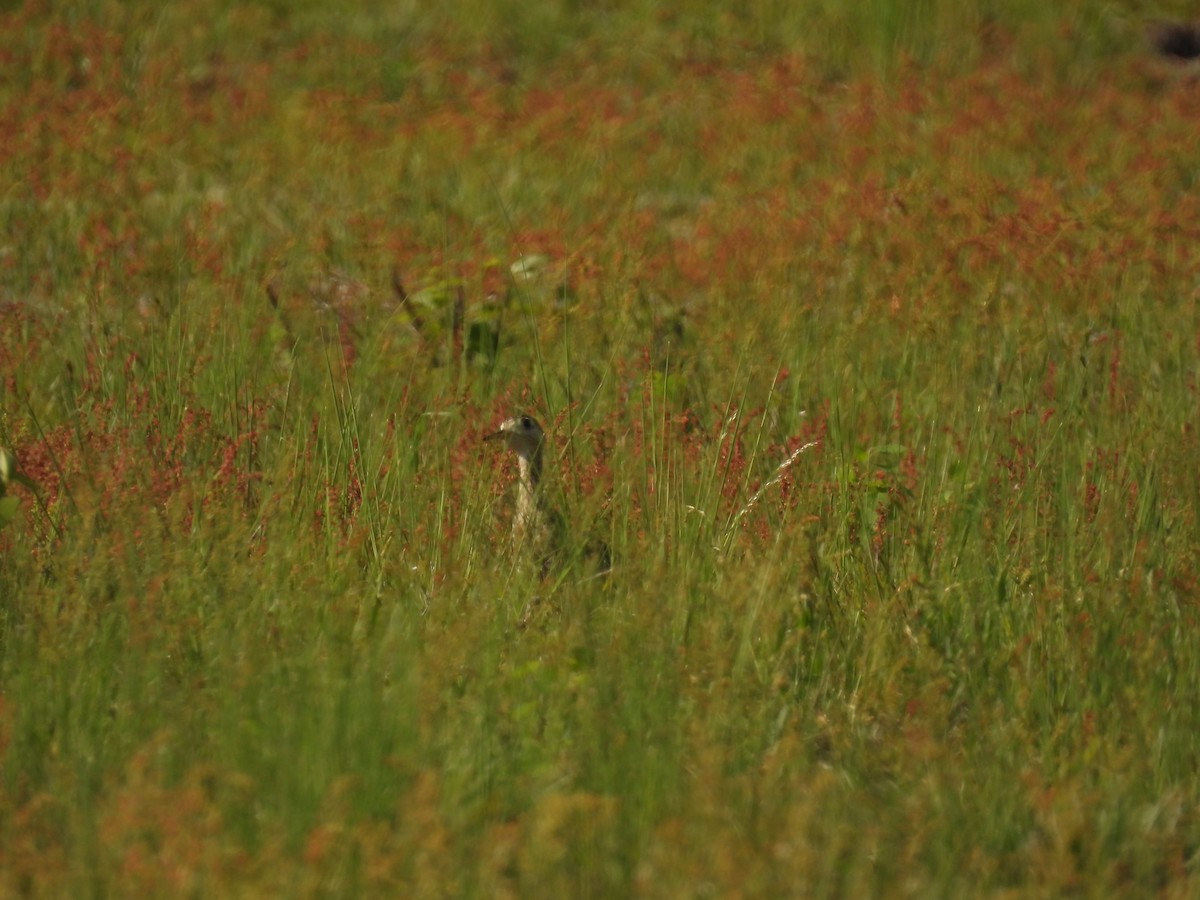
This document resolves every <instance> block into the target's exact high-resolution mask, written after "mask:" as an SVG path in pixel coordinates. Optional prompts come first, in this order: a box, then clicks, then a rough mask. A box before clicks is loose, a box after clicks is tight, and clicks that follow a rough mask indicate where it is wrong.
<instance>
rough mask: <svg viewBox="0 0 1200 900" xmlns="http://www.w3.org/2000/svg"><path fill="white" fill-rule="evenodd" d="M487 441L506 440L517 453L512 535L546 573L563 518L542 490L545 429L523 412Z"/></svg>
mask: <svg viewBox="0 0 1200 900" xmlns="http://www.w3.org/2000/svg"><path fill="white" fill-rule="evenodd" d="M484 440H486V441H492V440H503V441H504V443H505V444H506V445H507V447H508V449H509V450H511V451H512V452H513V453H515V454H516V455H517V465H518V467H519V475H518V478H517V502H516V510H515V512H514V513H513V525H512V538H513V545H514V546H515V547H516V549H517V552H518V553H521V554H528V555H529V557H530V558H531V559H533V560H535V561H536V562H537V564H538V565H539V566H540V568H541V573H542V575H543V576H545V575H546V573H547V572H548V571H549V569H550V565H551V563H552V561H553V559H554V556H555V555H556V554H557V552H558V551H559V545H560V543H561V537H562V527H563V523H562V518H561V517H560V516H559V515H558V512H557V511H556V510H555V509H553V508H552V507H551V506H550V505H549V503H548V502H547V499H546V497H545V495H544V494H543V492H542V490H541V481H542V449H543V447H544V445H545V441H546V433H545V432H544V431H542V426H541V425H539V424H538V421H537V419H535V418H533V416H527V415H520V416H513V418H511V419H505V420H504V421H503V422H501V423H500V428H499V430H497V431H495V432H493V433H492V434H489V435H487V436H486V437H484Z"/></svg>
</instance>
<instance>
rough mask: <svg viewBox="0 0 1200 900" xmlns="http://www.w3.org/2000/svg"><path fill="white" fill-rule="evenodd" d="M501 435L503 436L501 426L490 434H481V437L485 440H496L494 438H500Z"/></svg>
mask: <svg viewBox="0 0 1200 900" xmlns="http://www.w3.org/2000/svg"><path fill="white" fill-rule="evenodd" d="M502 437H504V429H503V428H501V429H500V430H499V431H493V432H492V433H491V434H485V435H484V436H483V439H484V440H485V441H494V440H496V438H502Z"/></svg>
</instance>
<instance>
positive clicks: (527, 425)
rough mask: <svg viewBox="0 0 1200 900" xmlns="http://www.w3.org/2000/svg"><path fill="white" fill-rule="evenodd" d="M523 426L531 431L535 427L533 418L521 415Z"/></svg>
mask: <svg viewBox="0 0 1200 900" xmlns="http://www.w3.org/2000/svg"><path fill="white" fill-rule="evenodd" d="M521 427H522V428H524V429H525V430H526V431H529V430H530V429H531V428H533V419H531V418H529V416H521Z"/></svg>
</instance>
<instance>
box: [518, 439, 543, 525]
mask: <svg viewBox="0 0 1200 900" xmlns="http://www.w3.org/2000/svg"><path fill="white" fill-rule="evenodd" d="M518 459H519V465H520V475H521V477H520V478H519V479H518V481H517V510H516V512H517V514H516V516H515V518H514V519H513V534H514V535H516V537H517V539H518V541H523V540H524V539H525V538H526V537H527V535H528V534H529V531H530V529H532V528H535V527H536V525H537V518H538V483H539V482H540V481H541V480H542V454H541V452H540V451H539V452H538V453H535V454H534V455H533V456H532V457H525V456H521V457H519V458H518Z"/></svg>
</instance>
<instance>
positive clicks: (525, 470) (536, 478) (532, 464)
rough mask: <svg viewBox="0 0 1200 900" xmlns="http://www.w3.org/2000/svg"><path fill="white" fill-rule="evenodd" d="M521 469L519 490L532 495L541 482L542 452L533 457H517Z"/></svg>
mask: <svg viewBox="0 0 1200 900" xmlns="http://www.w3.org/2000/svg"><path fill="white" fill-rule="evenodd" d="M518 459H519V465H520V468H521V490H522V491H528V492H529V493H530V494H532V493H533V492H534V491H536V490H537V487H538V484H539V483H540V482H541V480H542V451H541V450H538V452H537V453H535V454H533V456H521V457H518Z"/></svg>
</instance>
